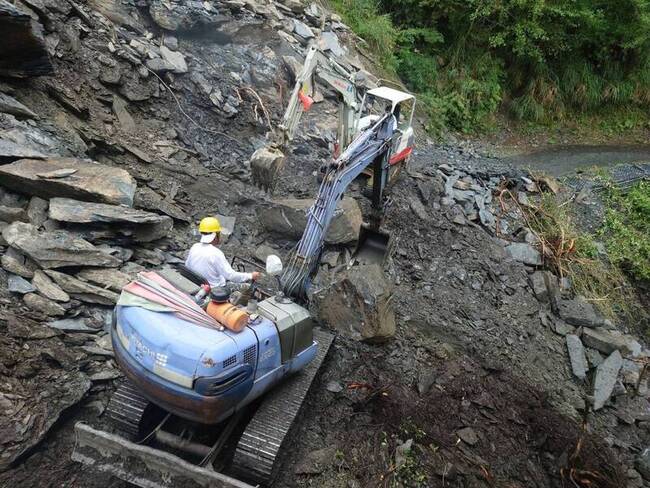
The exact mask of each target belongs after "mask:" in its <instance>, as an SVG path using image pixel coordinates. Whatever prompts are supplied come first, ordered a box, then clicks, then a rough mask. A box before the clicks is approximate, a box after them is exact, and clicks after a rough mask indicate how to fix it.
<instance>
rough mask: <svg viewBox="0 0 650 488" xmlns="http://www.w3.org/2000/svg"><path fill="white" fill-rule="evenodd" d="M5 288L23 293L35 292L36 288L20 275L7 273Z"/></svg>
mask: <svg viewBox="0 0 650 488" xmlns="http://www.w3.org/2000/svg"><path fill="white" fill-rule="evenodd" d="M7 290H9V291H10V292H12V293H19V294H21V295H25V294H27V293H33V292H35V291H36V288H34V287H33V286H32V284H31V283H30V282H29V281H27V280H26V279H25V278H23V277H21V276H18V275H9V278H8V279H7Z"/></svg>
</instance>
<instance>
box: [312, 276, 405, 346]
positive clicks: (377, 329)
mask: <svg viewBox="0 0 650 488" xmlns="http://www.w3.org/2000/svg"><path fill="white" fill-rule="evenodd" d="M392 293H393V286H392V284H391V283H389V282H388V280H387V279H386V277H385V275H384V272H383V270H382V268H381V267H380V266H378V265H376V264H371V265H366V266H354V267H353V268H351V269H349V270H345V271H343V272H341V273H339V274H338V275H337V276H336V279H335V281H334V283H332V284H331V285H330V286H329V287H326V288H324V289H321V290H320V291H318V292H317V293H316V294H314V295H313V296H312V297H311V301H310V303H311V307H312V312H313V313H314V315H315V316H317V317H319V319H320V320H321V321H322V322H323V323H324V324H325V325H327V326H328V327H330V328H332V329H335V330H337V331H338V332H339V333H341V334H343V335H345V336H347V337H350V338H352V339H356V340H365V341H369V342H381V341H385V340H387V339H389V338H391V337H393V336H394V335H395V330H396V322H395V311H394V309H393V306H392Z"/></svg>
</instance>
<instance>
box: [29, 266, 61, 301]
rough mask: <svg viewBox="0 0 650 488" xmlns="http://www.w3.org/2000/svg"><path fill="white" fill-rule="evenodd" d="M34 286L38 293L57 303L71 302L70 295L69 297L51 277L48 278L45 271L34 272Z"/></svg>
mask: <svg viewBox="0 0 650 488" xmlns="http://www.w3.org/2000/svg"><path fill="white" fill-rule="evenodd" d="M32 284H33V285H34V286H35V287H36V289H37V290H38V292H39V293H40V294H41V295H43V296H45V297H47V298H49V299H50V300H54V301H55V302H64V303H66V302H69V301H70V295H68V294H67V293H66V292H65V291H63V289H62V288H61V287H60V286H59V285H57V284H56V283H54V282H53V281H52V280H51V279H50V278H49V276H47V275H46V274H45V273H44V272H43V271H41V270H40V269H39V270H36V271H34V279H32Z"/></svg>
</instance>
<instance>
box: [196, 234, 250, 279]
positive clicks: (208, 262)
mask: <svg viewBox="0 0 650 488" xmlns="http://www.w3.org/2000/svg"><path fill="white" fill-rule="evenodd" d="M185 266H187V267H188V268H189V269H190V270H192V271H194V272H195V273H197V274H199V275H201V276H203V277H204V278H205V279H206V280H208V283H210V286H211V287H213V288H214V287H219V286H224V285H225V284H226V281H232V282H234V283H243V282H245V281H250V280H252V279H253V274H252V273H238V272H237V271H235V270H234V269H232V266H230V263H229V262H228V260H227V259H226V256H224V254H223V252H222V251H221V250H220V249H218V248H216V247H214V246H213V245H212V244H202V243H200V242H198V243H196V244H194V245H193V246H192V248H191V249H190V253H189V254H188V255H187V259H186V260H185Z"/></svg>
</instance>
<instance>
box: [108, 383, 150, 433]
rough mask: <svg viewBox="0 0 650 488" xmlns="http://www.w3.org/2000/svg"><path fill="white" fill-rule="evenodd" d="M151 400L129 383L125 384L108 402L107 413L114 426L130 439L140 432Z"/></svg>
mask: <svg viewBox="0 0 650 488" xmlns="http://www.w3.org/2000/svg"><path fill="white" fill-rule="evenodd" d="M148 404H149V400H147V399H146V398H144V397H143V396H142V395H140V393H139V392H138V391H137V390H136V389H135V386H134V385H133V384H131V383H130V382H129V381H125V382H123V383H122V384H121V385H120V386H119V387H118V389H117V391H116V392H115V393H113V396H112V397H111V400H110V401H109V402H108V406H107V407H106V412H107V413H108V417H109V418H110V419H111V421H112V423H113V425H114V426H115V427H116V428H117V429H118V430H119V431H120V432H121V433H122V434H123V436H124V437H126V438H128V439H135V438H136V437H137V436H138V434H139V432H140V421H141V420H142V415H143V414H144V411H145V409H146V408H147V405H148Z"/></svg>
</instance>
